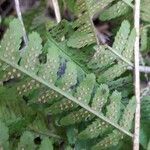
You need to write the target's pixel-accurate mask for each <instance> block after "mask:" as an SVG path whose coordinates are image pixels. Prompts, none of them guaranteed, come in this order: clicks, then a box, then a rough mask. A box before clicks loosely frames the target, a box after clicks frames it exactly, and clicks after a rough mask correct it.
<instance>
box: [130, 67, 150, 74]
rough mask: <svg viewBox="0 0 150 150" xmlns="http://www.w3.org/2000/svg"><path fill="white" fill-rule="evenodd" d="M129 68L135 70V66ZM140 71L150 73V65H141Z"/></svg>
mask: <svg viewBox="0 0 150 150" xmlns="http://www.w3.org/2000/svg"><path fill="white" fill-rule="evenodd" d="M128 69H129V70H133V67H130V66H129V67H128ZM139 69H140V72H144V73H150V67H149V66H139Z"/></svg>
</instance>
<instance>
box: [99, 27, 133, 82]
mask: <svg viewBox="0 0 150 150" xmlns="http://www.w3.org/2000/svg"><path fill="white" fill-rule="evenodd" d="M135 35H136V34H135V30H134V29H133V30H132V31H131V33H130V35H129V37H128V39H126V40H127V41H126V44H125V43H124V44H125V46H126V47H125V46H123V47H122V48H123V49H122V51H121V55H122V56H123V57H124V58H126V59H128V60H129V61H132V59H133V48H134V40H135ZM120 42H121V41H120ZM116 45H117V44H116ZM109 53H111V52H109ZM115 57H116V56H115ZM107 59H109V58H107ZM116 59H117V60H118V63H117V64H115V65H113V66H111V67H110V68H108V70H106V71H104V73H102V74H100V75H99V78H98V81H99V82H109V81H112V80H113V79H114V78H116V77H119V76H120V75H121V74H123V73H124V72H125V71H126V70H127V68H128V64H127V63H126V62H124V61H122V60H120V59H119V58H116ZM112 60H114V58H112Z"/></svg>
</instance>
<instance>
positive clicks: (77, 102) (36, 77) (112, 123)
mask: <svg viewBox="0 0 150 150" xmlns="http://www.w3.org/2000/svg"><path fill="white" fill-rule="evenodd" d="M0 59H1V60H2V61H3V62H5V63H7V64H9V65H10V66H12V67H14V68H16V69H18V70H20V71H21V72H23V73H25V74H26V75H28V76H30V77H31V78H34V79H35V80H37V81H38V82H40V83H42V84H43V85H45V86H47V87H49V88H50V89H52V90H54V91H56V92H58V93H59V94H61V95H63V96H64V97H66V98H67V99H69V100H71V101H73V102H74V103H76V104H78V105H79V106H81V107H82V108H84V109H85V110H87V111H89V112H90V113H92V114H94V115H95V116H97V117H98V118H100V119H102V120H103V121H105V122H107V123H108V124H110V125H112V126H113V127H115V128H116V129H118V130H119V131H121V132H123V133H124V134H126V135H128V136H130V137H133V134H132V133H130V132H129V131H127V130H125V129H124V128H122V127H121V126H119V125H118V124H116V123H114V122H112V121H111V120H110V119H108V118H107V117H105V116H104V115H103V114H100V113H98V112H97V111H95V110H93V109H91V107H89V106H88V105H87V104H84V103H82V102H81V101H78V100H77V99H76V98H75V97H73V96H72V95H70V94H68V93H66V92H64V91H63V90H61V89H59V88H58V87H56V86H54V85H53V84H49V83H47V82H45V81H44V80H43V79H41V78H40V77H38V76H37V75H36V74H34V73H31V72H29V71H26V70H25V69H24V68H22V67H20V66H18V65H17V64H13V63H12V62H10V61H8V60H6V59H5V58H3V57H1V56H0Z"/></svg>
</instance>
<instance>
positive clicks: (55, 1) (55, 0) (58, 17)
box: [52, 0, 61, 23]
mask: <svg viewBox="0 0 150 150" xmlns="http://www.w3.org/2000/svg"><path fill="white" fill-rule="evenodd" d="M52 3H53V7H54V11H55V17H56V21H57V23H59V22H60V21H61V14H60V8H59V4H58V0H52Z"/></svg>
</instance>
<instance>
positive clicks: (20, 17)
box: [15, 0, 28, 45]
mask: <svg viewBox="0 0 150 150" xmlns="http://www.w3.org/2000/svg"><path fill="white" fill-rule="evenodd" d="M15 7H16V12H17V16H18V18H19V20H20V22H21V24H22V28H23V32H24V35H23V40H24V43H25V45H27V43H28V38H27V34H26V30H25V26H24V23H23V19H22V14H21V10H20V4H19V0H15Z"/></svg>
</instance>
